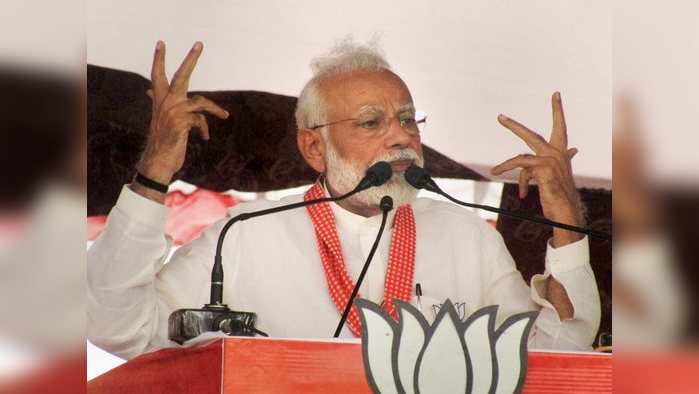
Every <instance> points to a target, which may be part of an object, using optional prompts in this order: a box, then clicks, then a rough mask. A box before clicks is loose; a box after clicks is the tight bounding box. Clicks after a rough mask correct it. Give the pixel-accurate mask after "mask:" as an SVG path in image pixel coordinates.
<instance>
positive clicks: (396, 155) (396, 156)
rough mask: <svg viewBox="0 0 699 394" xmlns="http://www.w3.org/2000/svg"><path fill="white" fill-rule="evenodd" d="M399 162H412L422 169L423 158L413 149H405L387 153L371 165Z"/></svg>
mask: <svg viewBox="0 0 699 394" xmlns="http://www.w3.org/2000/svg"><path fill="white" fill-rule="evenodd" d="M399 160H412V161H414V162H415V163H416V164H418V165H419V166H420V167H422V164H423V163H422V157H420V155H418V154H417V152H415V150H414V149H411V148H405V149H401V150H398V151H393V152H389V153H386V154H384V155H381V156H379V157H377V158H376V159H374V161H373V162H372V163H371V165H374V164H376V163H378V162H380V161H386V162H388V163H391V162H393V161H399Z"/></svg>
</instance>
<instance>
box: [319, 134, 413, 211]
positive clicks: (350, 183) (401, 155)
mask: <svg viewBox="0 0 699 394" xmlns="http://www.w3.org/2000/svg"><path fill="white" fill-rule="evenodd" d="M326 150H327V159H326V163H325V165H326V168H327V170H326V173H325V177H326V180H327V182H328V184H329V185H330V186H331V187H332V189H333V190H334V191H335V192H336V193H339V194H340V195H342V194H345V193H348V192H350V191H351V190H352V189H354V188H355V187H356V186H357V184H358V183H359V181H361V180H362V178H364V175H365V174H366V170H367V168H369V167H371V166H372V165H374V164H375V163H378V162H380V161H386V162H388V163H391V162H392V161H396V160H414V163H415V164H416V165H418V166H420V167H422V166H423V165H424V160H423V158H422V157H420V156H419V155H418V154H417V152H415V151H414V150H413V149H410V148H406V149H401V150H397V151H393V152H391V153H388V154H385V155H381V156H379V157H377V158H375V159H374V161H373V162H372V163H371V164H370V165H369V167H366V168H364V167H361V166H357V165H354V164H352V163H350V162H348V161H346V160H345V159H343V158H342V157H340V155H339V154H338V153H337V150H336V149H335V146H334V145H333V143H332V142H331V141H330V139H326ZM417 193H418V190H417V189H415V188H414V187H412V186H411V185H410V184H409V183H408V182H407V181H406V180H405V177H404V176H403V173H394V174H393V176H392V177H391V179H389V180H388V182H386V183H384V184H383V185H381V186H376V187H372V188H369V189H367V190H364V191H363V192H360V193H357V194H355V195H354V196H352V197H349V198H348V199H347V201H348V202H349V203H351V204H352V205H358V206H365V207H378V206H379V203H380V202H381V198H382V197H383V196H386V195H388V196H391V198H393V206H394V207H396V208H397V207H399V206H401V205H405V204H410V203H412V202H413V201H414V200H415V197H416V196H417Z"/></svg>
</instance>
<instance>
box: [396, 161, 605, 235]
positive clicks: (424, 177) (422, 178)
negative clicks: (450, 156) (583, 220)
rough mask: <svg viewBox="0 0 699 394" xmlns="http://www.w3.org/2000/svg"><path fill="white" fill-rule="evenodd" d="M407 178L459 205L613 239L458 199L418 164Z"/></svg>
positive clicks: (407, 173) (406, 173) (412, 166)
mask: <svg viewBox="0 0 699 394" xmlns="http://www.w3.org/2000/svg"><path fill="white" fill-rule="evenodd" d="M405 180H406V181H408V183H409V184H411V185H412V186H413V187H414V188H416V189H425V190H429V191H431V192H433V193H437V194H439V195H441V196H444V197H445V198H447V199H448V200H449V201H451V202H453V203H455V204H459V205H463V206H466V207H471V208H477V209H483V210H485V211H490V212H495V213H498V214H500V215H504V216H510V217H513V218H517V219H521V220H528V221H530V222H534V223H540V224H546V225H549V226H553V227H558V228H562V229H564V230H568V231H574V232H576V233H581V234H587V235H589V236H591V237H595V238H599V239H603V240H611V239H612V236H611V235H610V234H607V233H605V232H601V231H596V230H592V229H588V228H583V227H577V226H572V225H570V224H565V223H559V222H555V221H553V220H549V219H546V218H542V217H537V216H529V215H524V214H521V213H517V212H511V211H507V210H504V209H501V208H495V207H491V206H488V205H481V204H473V203H468V202H464V201H460V200H457V199H456V198H454V197H452V196H450V195H449V194H447V193H446V192H445V191H443V190H442V189H441V188H440V187H439V186H438V185H437V183H436V182H435V181H434V179H432V177H431V176H430V175H429V174H428V173H427V172H426V171H425V170H424V169H423V168H420V167H418V166H416V165H411V166H410V167H409V168H408V169H407V170H406V171H405Z"/></svg>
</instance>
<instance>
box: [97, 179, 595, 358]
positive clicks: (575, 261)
mask: <svg viewBox="0 0 699 394" xmlns="http://www.w3.org/2000/svg"><path fill="white" fill-rule="evenodd" d="M302 198H303V196H302V195H297V196H291V197H287V198H284V199H282V200H281V201H264V200H262V201H254V202H250V203H243V204H239V205H237V206H235V207H234V208H232V209H230V210H229V212H228V216H229V217H233V216H235V215H238V214H240V213H242V212H249V211H255V210H259V209H264V208H269V207H272V206H277V205H282V204H288V203H292V202H297V201H301V200H302ZM331 206H332V210H333V213H334V214H335V218H336V222H337V226H338V234H339V237H340V242H341V244H342V251H343V255H344V258H345V264H346V265H347V270H348V273H349V275H350V276H351V277H352V278H353V279H354V280H355V281H356V279H357V277H358V276H359V273H360V271H361V268H362V266H363V264H364V261H365V260H366V257H367V255H368V254H369V251H370V249H371V245H372V243H373V242H374V239H375V237H376V234H377V232H378V228H379V225H380V223H381V216H380V215H378V216H375V217H371V218H365V217H362V216H358V215H355V214H353V213H351V212H349V211H346V210H344V209H343V208H341V207H339V206H338V205H335V204H331ZM413 211H414V214H415V222H416V230H417V240H416V242H417V245H416V258H415V283H419V284H420V285H421V288H422V293H423V295H422V297H421V302H420V304H421V305H422V311H423V313H424V314H425V316H426V317H427V318H428V320H430V321H431V320H433V319H434V317H435V314H436V312H437V311H438V308H439V306H440V305H441V304H442V303H443V302H444V301H445V300H446V299H447V298H449V299H450V300H451V301H452V302H453V303H454V304H455V306H456V307H457V309H458V311H459V314H460V315H462V317H463V316H467V315H468V314H470V313H472V312H473V311H475V310H476V309H478V308H481V307H483V306H487V305H493V304H497V305H500V309H499V312H498V323H500V322H502V321H503V320H504V319H506V318H507V317H508V316H511V315H513V314H516V313H520V312H524V311H529V310H538V309H540V310H541V314H540V315H539V318H538V319H537V322H536V324H535V327H534V329H533V330H532V334H531V336H530V341H529V346H530V348H553V349H568V350H588V349H590V345H591V344H592V342H593V340H594V336H595V333H596V331H597V328H598V326H599V322H600V301H599V294H598V291H597V286H596V283H595V278H594V274H593V272H592V269H591V267H590V262H589V248H588V241H587V238H584V239H582V240H580V241H578V242H575V243H573V244H570V245H566V246H564V247H561V248H557V249H554V248H552V247H551V246H550V245H549V246H548V249H547V252H546V272H545V273H544V274H543V275H536V276H535V277H534V278H532V287H531V289H530V288H529V287H528V286H527V285H526V283H525V282H524V280H523V279H522V275H521V274H520V272H519V271H517V269H516V267H515V263H514V261H513V260H512V257H511V256H510V254H509V252H508V251H507V249H506V247H505V244H504V242H503V240H502V237H501V236H500V234H499V233H498V232H497V231H496V230H495V229H493V228H492V227H491V226H490V225H488V224H487V223H486V222H484V221H483V220H482V219H481V218H479V217H478V216H476V215H475V214H473V213H472V212H469V211H468V210H466V209H463V208H461V207H459V206H456V205H454V204H451V203H447V202H441V201H436V200H432V199H426V198H418V199H417V200H416V201H415V202H414V203H413ZM392 212H395V210H394V211H392ZM166 214H167V208H166V207H165V206H164V205H161V204H158V203H156V202H154V201H151V200H148V199H146V198H144V197H142V196H140V195H138V194H136V193H134V192H133V191H131V189H130V188H129V187H127V186H125V187H124V188H123V190H122V192H121V195H120V196H119V200H118V202H117V204H116V205H115V206H114V208H113V209H112V211H111V212H110V214H109V218H108V221H107V226H106V228H105V229H104V231H103V233H102V235H101V236H100V237H99V238H98V239H97V240H96V241H95V243H94V244H93V245H92V247H91V248H90V250H89V251H88V338H89V339H90V341H92V342H93V343H94V344H96V345H98V346H100V347H102V348H104V349H105V350H107V351H110V352H112V353H115V354H117V355H119V356H121V357H125V358H131V357H134V356H136V355H138V354H140V353H143V352H146V351H150V350H154V349H157V348H161V347H169V346H176V344H175V343H173V342H171V341H169V340H168V339H167V330H168V324H167V320H168V316H169V315H170V313H171V312H172V311H174V310H176V309H179V308H200V307H201V306H202V305H204V304H205V303H207V302H208V301H209V284H210V279H211V267H212V265H213V260H214V254H215V248H216V241H217V239H218V235H219V232H220V230H221V228H222V227H223V224H224V223H225V221H226V220H225V219H224V220H221V221H219V222H217V223H215V224H213V225H211V226H210V227H209V228H208V229H206V231H204V232H203V233H202V234H201V236H200V237H199V238H197V239H196V240H194V241H192V242H191V243H189V244H188V245H185V246H182V247H181V248H179V249H178V250H177V251H176V252H175V253H174V255H173V256H172V258H171V259H170V261H169V262H168V263H167V264H165V262H166V259H167V256H168V255H169V250H170V248H171V246H172V243H171V241H170V240H169V239H167V237H166V236H165V222H166ZM392 219H393V214H391V215H390V216H389V219H388V220H389V221H388V223H389V224H390V223H392ZM391 235H392V230H391V229H390V228H388V226H387V229H386V231H385V232H384V234H383V236H382V239H381V242H380V244H379V247H378V250H377V252H376V255H375V256H374V259H373V261H372V265H371V267H370V268H369V271H368V273H367V275H366V277H365V281H364V283H363V285H362V287H361V289H360V295H361V296H362V297H363V298H368V299H369V300H372V301H374V302H380V301H381V300H382V298H383V281H384V275H385V272H386V266H387V261H388V251H389V246H390V238H391ZM223 266H224V273H225V285H224V293H223V297H224V300H223V301H224V302H225V303H227V304H228V305H229V306H230V307H231V308H232V309H234V310H239V311H248V312H255V313H257V315H258V320H257V327H258V328H259V329H260V330H262V331H264V332H267V333H268V334H270V336H272V337H286V338H327V337H331V336H332V334H333V332H334V330H335V327H336V325H337V323H338V320H339V318H340V312H339V311H338V310H337V308H336V307H335V305H334V304H333V302H332V300H331V298H330V296H329V294H328V287H327V283H326V279H325V273H324V271H323V266H322V263H321V260H320V255H319V253H318V249H317V244H316V238H315V232H314V229H313V224H312V223H311V220H310V217H309V215H308V213H307V210H306V209H305V208H302V209H296V210H292V211H287V212H284V213H278V214H273V215H269V216H265V217H259V218H254V219H250V220H248V221H245V222H239V223H236V224H235V225H234V226H233V227H231V229H230V231H229V232H228V234H227V236H226V240H225V243H224V247H223ZM547 275H553V277H554V278H556V279H557V280H558V281H559V282H560V283H561V284H562V285H563V286H564V287H565V289H566V291H567V293H568V296H569V298H570V300H571V302H572V303H573V306H574V308H575V315H574V317H573V319H571V320H567V321H561V320H560V319H559V317H558V313H557V312H556V311H555V309H554V308H553V307H552V305H551V304H550V303H549V302H548V301H546V300H545V299H544V298H543V297H544V296H545V291H546V288H545V285H544V280H545V277H546V276H547ZM412 303H413V305H416V306H417V305H418V303H417V299H416V297H415V296H414V297H413V302H412ZM343 336H352V334H351V332H350V331H349V330H348V328H347V327H346V326H345V328H344V330H343Z"/></svg>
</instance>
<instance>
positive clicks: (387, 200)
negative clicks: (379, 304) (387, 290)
mask: <svg viewBox="0 0 699 394" xmlns="http://www.w3.org/2000/svg"><path fill="white" fill-rule="evenodd" d="M391 209H393V199H392V198H391V197H390V196H383V198H381V226H380V227H379V233H378V234H376V239H375V240H374V244H373V245H371V250H370V251H369V255H368V256H367V258H366V261H365V262H364V267H362V272H361V273H360V274H359V278H357V284H355V285H354V288H353V289H352V295H350V298H349V300H347V304H346V305H345V310H344V312H342V318H341V319H340V322H339V323H338V325H337V328H336V329H335V335H333V337H334V338H337V337H338V336H340V331H342V327H343V326H344V325H345V321H347V317H348V316H349V313H350V310H351V309H352V304H353V303H354V297H356V296H357V293H358V292H359V288H360V287H361V286H362V282H363V281H364V275H366V272H367V270H368V269H369V264H370V263H371V260H372V259H373V258H374V253H376V248H377V247H378V246H379V241H380V240H381V235H382V234H383V230H384V227H385V226H386V219H387V218H388V212H389V211H390V210H391Z"/></svg>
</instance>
